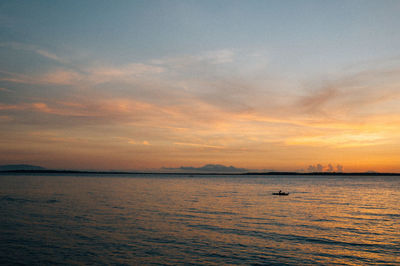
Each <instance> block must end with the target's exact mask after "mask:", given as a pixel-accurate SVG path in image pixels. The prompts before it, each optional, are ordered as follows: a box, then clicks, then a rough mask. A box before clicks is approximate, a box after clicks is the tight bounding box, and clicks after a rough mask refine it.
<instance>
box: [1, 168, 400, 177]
mask: <svg viewBox="0 0 400 266" xmlns="http://www.w3.org/2000/svg"><path fill="white" fill-rule="evenodd" d="M1 174H3V175H4V174H16V175H18V174H31V175H37V174H63V175H65V174H83V175H92V174H93V175H110V174H112V175H182V176H183V175H220V176H224V175H237V176H274V175H275V176H276V175H279V176H285V175H286V176H287V175H291V176H400V173H377V172H342V173H339V172H312V173H299V172H245V173H221V172H215V173H212V172H209V173H199V172H141V171H134V172H130V171H129V172H128V171H126V172H125V171H80V170H51V169H45V170H0V175H1Z"/></svg>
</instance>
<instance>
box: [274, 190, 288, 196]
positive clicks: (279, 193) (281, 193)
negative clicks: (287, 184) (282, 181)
mask: <svg viewBox="0 0 400 266" xmlns="http://www.w3.org/2000/svg"><path fill="white" fill-rule="evenodd" d="M272 195H279V196H287V195H289V192H282V190H279V192H278V193H272Z"/></svg>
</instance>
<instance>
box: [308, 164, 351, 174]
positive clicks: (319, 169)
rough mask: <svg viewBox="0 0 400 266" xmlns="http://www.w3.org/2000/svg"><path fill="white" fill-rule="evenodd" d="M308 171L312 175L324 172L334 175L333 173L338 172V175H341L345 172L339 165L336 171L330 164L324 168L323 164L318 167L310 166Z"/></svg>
mask: <svg viewBox="0 0 400 266" xmlns="http://www.w3.org/2000/svg"><path fill="white" fill-rule="evenodd" d="M307 171H308V172H310V173H313V172H314V173H315V172H317V173H322V172H328V173H332V172H337V173H341V172H343V166H342V165H340V164H338V165H337V166H336V170H335V168H334V167H333V165H332V164H328V165H326V166H323V165H322V164H317V165H309V166H308V168H307Z"/></svg>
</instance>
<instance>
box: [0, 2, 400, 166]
mask: <svg viewBox="0 0 400 266" xmlns="http://www.w3.org/2000/svg"><path fill="white" fill-rule="evenodd" d="M399 14H400V1H385V0H383V1H364V0H363V1H361V0H360V1H356V0H354V1H350V0H349V1H340V0H339V1H324V0H322V1H321V0H318V1H281V0H279V1H248V0H246V1H234V0H228V1H219V0H212V1H189V0H188V1H151V0H149V1H4V0H3V1H1V2H0V28H1V29H0V164H20V163H29V164H35V165H41V166H44V167H48V168H57V169H63V168H69V169H99V170H109V169H119V170H133V169H139V170H145V169H157V168H161V167H180V166H194V167H199V166H202V165H205V164H224V165H227V166H229V165H234V166H235V167H241V168H248V169H274V170H281V171H298V170H301V169H303V170H305V171H307V169H309V166H310V165H312V166H316V165H317V164H321V165H323V166H324V167H325V168H324V170H327V169H328V167H327V166H328V164H331V165H332V166H333V167H334V169H335V170H336V167H337V165H342V166H343V168H344V171H368V170H374V171H400V16H399ZM310 169H311V168H310Z"/></svg>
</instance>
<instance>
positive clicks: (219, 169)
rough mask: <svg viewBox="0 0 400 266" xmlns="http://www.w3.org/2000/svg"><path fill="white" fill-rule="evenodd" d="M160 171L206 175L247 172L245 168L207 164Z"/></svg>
mask: <svg viewBox="0 0 400 266" xmlns="http://www.w3.org/2000/svg"><path fill="white" fill-rule="evenodd" d="M162 170H168V171H180V172H208V173H240V172H242V173H243V172H247V171H248V169H246V168H236V167H234V166H225V165H222V164H207V165H204V166H202V167H191V166H189V167H186V166H181V167H179V168H165V167H164V168H162Z"/></svg>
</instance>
